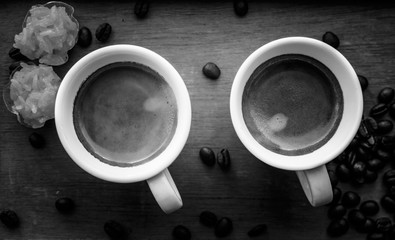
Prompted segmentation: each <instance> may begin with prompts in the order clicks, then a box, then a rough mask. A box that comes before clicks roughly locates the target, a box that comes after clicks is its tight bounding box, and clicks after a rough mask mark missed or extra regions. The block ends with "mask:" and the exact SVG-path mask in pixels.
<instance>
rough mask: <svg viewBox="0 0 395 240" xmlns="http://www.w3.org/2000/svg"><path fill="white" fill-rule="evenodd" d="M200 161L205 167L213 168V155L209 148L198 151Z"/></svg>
mask: <svg viewBox="0 0 395 240" xmlns="http://www.w3.org/2000/svg"><path fill="white" fill-rule="evenodd" d="M199 156H200V159H201V160H202V162H203V163H204V164H206V165H207V166H214V164H215V153H214V151H213V150H212V149H211V148H209V147H202V148H201V149H200V151H199Z"/></svg>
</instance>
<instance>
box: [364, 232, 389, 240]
mask: <svg viewBox="0 0 395 240" xmlns="http://www.w3.org/2000/svg"><path fill="white" fill-rule="evenodd" d="M366 240H385V236H384V234H383V233H370V234H369V235H368V236H367V237H366Z"/></svg>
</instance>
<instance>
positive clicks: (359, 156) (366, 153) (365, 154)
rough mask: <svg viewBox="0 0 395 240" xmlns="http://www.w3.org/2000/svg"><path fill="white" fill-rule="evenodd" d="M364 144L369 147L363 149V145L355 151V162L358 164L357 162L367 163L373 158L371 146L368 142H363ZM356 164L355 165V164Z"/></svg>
mask: <svg viewBox="0 0 395 240" xmlns="http://www.w3.org/2000/svg"><path fill="white" fill-rule="evenodd" d="M363 143H366V144H367V146H364V147H362V145H361V146H359V147H357V149H356V150H355V155H356V159H355V160H356V161H355V162H357V161H362V162H366V161H367V160H368V159H369V158H370V157H371V154H370V152H371V149H370V148H371V146H370V144H369V143H367V142H363ZM355 162H354V163H353V164H355Z"/></svg>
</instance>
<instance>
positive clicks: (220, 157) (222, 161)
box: [217, 148, 230, 170]
mask: <svg viewBox="0 0 395 240" xmlns="http://www.w3.org/2000/svg"><path fill="white" fill-rule="evenodd" d="M217 163H218V165H219V166H220V168H221V169H222V170H228V169H229V168H230V154H229V151H228V149H225V148H224V149H221V151H220V152H219V153H218V154H217Z"/></svg>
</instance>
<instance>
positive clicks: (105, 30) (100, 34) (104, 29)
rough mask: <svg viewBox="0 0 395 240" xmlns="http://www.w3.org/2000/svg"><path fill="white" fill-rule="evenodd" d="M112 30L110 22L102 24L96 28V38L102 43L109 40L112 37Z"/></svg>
mask: <svg viewBox="0 0 395 240" xmlns="http://www.w3.org/2000/svg"><path fill="white" fill-rule="evenodd" d="M111 31H112V27H111V25H110V24H108V23H102V24H100V25H99V26H98V27H97V29H96V33H95V36H96V39H97V40H98V41H99V42H102V43H105V42H107V41H108V39H109V38H110V35H111Z"/></svg>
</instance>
